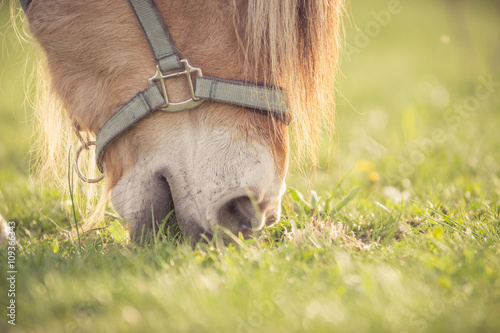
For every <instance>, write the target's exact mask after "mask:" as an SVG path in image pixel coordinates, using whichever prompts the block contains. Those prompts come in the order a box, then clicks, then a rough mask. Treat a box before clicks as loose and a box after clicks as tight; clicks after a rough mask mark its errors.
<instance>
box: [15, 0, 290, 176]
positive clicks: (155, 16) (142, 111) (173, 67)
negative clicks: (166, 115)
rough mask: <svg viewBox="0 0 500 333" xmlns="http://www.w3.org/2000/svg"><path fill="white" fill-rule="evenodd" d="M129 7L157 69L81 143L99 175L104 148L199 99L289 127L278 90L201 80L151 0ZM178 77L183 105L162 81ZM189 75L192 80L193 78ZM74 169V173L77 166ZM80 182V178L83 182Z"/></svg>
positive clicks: (132, 0) (24, 2)
mask: <svg viewBox="0 0 500 333" xmlns="http://www.w3.org/2000/svg"><path fill="white" fill-rule="evenodd" d="M30 2H31V0H20V3H21V6H22V8H23V10H24V11H25V12H26V11H27V9H28V6H29V4H30ZM129 2H130V4H131V6H132V8H133V10H134V13H135V15H136V16H137V19H138V20H139V22H140V24H141V26H142V29H143V31H144V34H145V35H146V37H147V40H148V42H149V45H150V47H151V50H152V51H153V54H154V57H155V60H156V62H157V70H156V73H155V75H154V76H153V77H151V78H150V79H149V83H150V85H149V87H148V88H146V89H145V90H143V91H141V92H139V93H137V94H136V95H135V96H134V97H133V98H132V99H131V100H129V101H128V102H127V103H125V104H124V105H123V106H122V107H121V108H120V109H119V110H118V111H117V112H116V113H115V114H114V115H113V116H111V118H109V119H108V121H107V122H106V123H105V124H104V126H103V127H102V128H101V130H100V131H99V133H98V134H97V139H96V142H95V143H94V142H85V141H83V140H81V141H82V146H84V147H85V148H87V149H88V146H89V145H92V144H95V145H96V161H97V166H98V168H99V170H100V171H101V172H103V171H104V168H103V165H102V158H103V156H104V152H105V150H106V148H107V147H108V146H109V144H110V143H111V142H113V140H115V139H116V138H117V137H119V136H120V135H121V134H122V133H124V132H125V131H127V130H128V129H129V128H130V127H132V126H134V125H135V124H136V123H137V122H139V121H140V120H142V119H143V118H144V117H146V116H147V115H149V114H150V113H152V112H154V111H156V110H161V111H165V112H179V111H183V110H187V109H191V108H195V107H197V106H198V105H199V104H201V103H202V102H203V101H204V100H208V101H214V102H222V103H229V104H233V105H237V106H241V107H245V108H249V109H251V110H253V111H256V112H259V113H263V114H266V115H269V116H271V117H274V118H275V119H277V120H279V121H282V122H284V123H286V124H287V125H288V124H290V122H291V116H290V114H288V113H287V108H286V97H285V95H284V93H283V91H282V89H281V88H279V87H274V86H268V85H264V84H261V83H257V82H248V81H239V80H230V79H221V78H218V77H208V76H203V73H202V71H201V69H200V68H196V67H193V66H191V65H190V64H189V62H188V61H187V60H186V59H182V60H181V59H180V58H179V55H178V53H177V51H176V48H175V45H174V43H173V41H172V38H171V36H170V33H169V32H168V29H167V27H166V25H165V23H164V22H163V20H162V18H161V16H160V14H159V12H158V10H157V8H156V6H155V5H154V3H153V1H152V0H129ZM181 76H184V77H185V78H186V80H187V82H188V86H189V88H190V98H189V99H188V100H186V101H184V102H178V103H173V102H170V101H169V99H168V94H167V90H166V80H168V79H170V78H173V77H181ZM193 76H195V78H194V79H193ZM158 85H159V86H160V87H159V86H158ZM77 135H78V133H77ZM79 151H81V149H80V150H79ZM78 156H79V154H77V156H76V162H78ZM76 164H78V163H76ZM76 169H77V171H78V170H79V169H78V165H77V166H76ZM78 175H79V176H80V175H81V173H80V172H78ZM80 178H82V176H80ZM84 178H85V177H83V178H82V179H83V180H85V181H89V179H87V178H85V179H84ZM100 179H102V178H99V180H100ZM92 181H93V180H90V182H92ZM96 181H98V180H96Z"/></svg>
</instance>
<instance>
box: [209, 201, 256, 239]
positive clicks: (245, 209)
mask: <svg viewBox="0 0 500 333" xmlns="http://www.w3.org/2000/svg"><path fill="white" fill-rule="evenodd" d="M218 217H219V221H218V222H219V224H220V225H221V226H223V227H225V228H227V229H229V230H230V231H231V232H233V233H234V234H237V233H238V232H241V233H242V234H243V235H244V236H247V235H249V234H250V233H251V232H252V231H253V230H258V229H260V228H262V225H263V222H264V218H263V214H262V213H261V212H260V209H258V211H256V209H255V207H254V204H253V203H252V200H251V199H250V198H249V197H248V196H242V197H238V198H235V199H231V200H230V201H228V202H227V203H226V204H224V205H223V206H222V207H221V208H220V210H219V213H218Z"/></svg>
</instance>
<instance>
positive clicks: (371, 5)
mask: <svg viewBox="0 0 500 333" xmlns="http://www.w3.org/2000/svg"><path fill="white" fill-rule="evenodd" d="M9 7H10V6H9V3H8V1H5V0H3V1H2V2H1V4H0V22H1V24H0V41H1V54H0V59H1V60H0V96H1V98H0V212H1V214H2V215H4V217H5V218H6V219H8V220H14V219H15V220H18V221H26V223H27V224H31V225H30V227H31V228H34V227H36V225H40V224H43V225H45V228H49V229H50V224H51V223H50V222H49V220H50V219H51V218H54V219H56V218H57V215H58V214H61V218H63V216H65V214H64V213H62V211H63V210H64V209H63V208H61V206H60V204H59V203H60V202H61V200H60V199H61V197H63V196H64V195H63V194H61V193H60V189H58V188H57V187H55V186H54V187H52V188H51V187H50V186H49V187H48V188H44V189H41V188H39V186H37V185H36V183H35V182H33V181H30V179H29V176H28V175H29V169H30V153H29V151H30V146H31V145H32V143H33V138H32V137H33V134H34V133H33V129H32V121H31V118H32V109H31V105H30V103H29V101H30V100H31V98H32V96H33V94H34V92H35V88H34V84H33V78H32V77H31V76H30V74H31V73H32V70H33V68H34V66H35V60H34V58H35V54H36V49H35V48H34V46H33V44H32V41H31V40H30V38H29V37H25V33H24V32H22V29H23V25H22V24H21V21H22V15H20V13H19V11H15V13H14V14H15V15H18V17H17V18H15V19H14V21H15V22H16V25H13V24H12V17H13V13H12V12H11V11H10V8H9ZM346 11H347V16H346V17H345V19H344V28H345V47H344V50H343V52H342V60H341V67H340V72H339V73H338V74H337V75H338V86H337V88H336V95H337V97H336V108H337V124H336V128H337V130H336V133H335V134H334V136H333V138H331V139H329V138H327V136H325V138H324V139H323V141H322V149H321V152H320V157H319V161H320V167H319V168H318V169H316V170H315V171H312V172H311V174H310V175H309V176H307V177H304V175H303V174H300V173H299V172H298V171H297V170H298V169H297V167H293V166H292V168H291V170H290V176H289V179H288V184H289V185H291V186H293V187H296V188H298V189H300V190H301V191H305V192H307V191H309V189H314V190H315V191H316V192H318V193H319V195H324V196H328V193H329V192H330V191H331V190H332V189H333V188H334V187H335V186H336V184H337V183H338V181H339V179H341V178H342V177H344V176H345V178H346V180H345V184H346V185H345V187H346V188H347V189H349V188H351V187H353V186H356V185H361V186H362V188H363V189H364V191H366V192H367V193H368V196H372V195H373V196H375V197H379V196H380V197H385V198H387V199H390V200H393V201H398V199H399V200H400V199H401V198H403V197H404V198H412V197H413V198H417V197H418V198H419V199H422V200H424V199H425V196H427V195H429V196H433V195H434V196H438V197H439V198H441V200H443V201H446V200H451V198H462V197H463V198H474V197H484V196H498V195H499V188H500V181H499V178H498V177H499V170H500V167H499V163H500V162H499V157H500V153H499V151H500V134H499V125H500V121H499V120H500V115H499V112H498V111H499V107H500V65H499V59H500V1H498V0H481V1H478V0H476V1H465V0H433V1H431V0H413V1H412V0H401V1H398V0H389V1H385V0H373V1H362V2H361V1H352V2H351V3H350V4H349V6H348V7H347V9H346ZM16 29H21V33H16ZM19 36H21V37H19ZM20 200H22V202H23V205H20V204H19V203H20ZM26 226H27V227H28V225H26Z"/></svg>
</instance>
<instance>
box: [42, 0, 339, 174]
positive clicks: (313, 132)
mask: <svg viewBox="0 0 500 333" xmlns="http://www.w3.org/2000/svg"><path fill="white" fill-rule="evenodd" d="M233 2H234V5H235V6H236V3H237V2H238V0H233ZM239 6H242V4H239ZM244 6H245V7H246V8H244V9H242V10H241V13H242V15H240V17H237V18H236V19H235V20H234V22H235V25H236V26H235V29H236V31H238V35H239V38H240V42H241V46H242V47H243V48H244V51H245V54H246V71H247V72H248V73H252V72H254V73H257V72H260V73H264V77H265V78H266V83H268V84H274V85H281V86H283V87H284V88H285V90H286V92H287V95H288V101H289V106H290V111H291V112H292V113H293V117H294V122H293V124H292V125H291V134H292V138H294V142H295V146H296V147H297V152H296V154H295V158H296V159H299V158H300V157H301V156H309V157H312V158H313V159H315V156H316V152H317V147H318V134H319V132H320V128H321V125H322V124H321V123H320V119H325V120H326V121H325V123H326V124H327V127H330V128H331V129H333V115H334V106H333V102H334V94H333V92H334V78H335V76H336V68H337V59H338V50H339V43H340V42H339V41H340V38H339V27H340V23H341V16H342V12H343V11H344V8H343V0H308V1H304V0H273V1H269V0H248V3H247V4H246V3H245V5H244ZM46 68H47V66H45V64H44V60H43V59H42V60H41V61H40V65H39V66H38V70H39V73H38V75H37V77H38V84H37V87H38V91H37V100H36V109H35V112H34V114H35V120H36V123H37V127H36V128H37V138H38V141H37V144H36V147H37V148H36V149H37V154H36V156H37V158H36V161H37V162H36V165H35V168H34V170H35V172H36V173H37V174H38V175H39V176H41V177H42V178H50V179H58V180H61V181H62V182H65V181H66V179H65V177H61V176H62V175H66V172H67V168H68V162H67V154H68V149H69V148H70V147H71V146H75V145H76V141H75V138H74V134H73V130H72V127H71V123H70V121H69V120H68V118H67V116H66V112H65V111H64V109H63V107H62V105H61V103H60V102H59V101H58V99H57V98H56V96H55V95H54V94H53V93H52V92H51V89H50V83H49V80H48V77H49V76H48V73H47V70H46ZM250 76H251V74H250ZM323 117H325V118H323ZM89 160H90V161H91V163H89V165H90V166H89V168H90V169H93V168H94V166H93V164H94V163H93V160H92V158H91V157H90V158H89ZM88 172H90V173H92V172H93V170H88Z"/></svg>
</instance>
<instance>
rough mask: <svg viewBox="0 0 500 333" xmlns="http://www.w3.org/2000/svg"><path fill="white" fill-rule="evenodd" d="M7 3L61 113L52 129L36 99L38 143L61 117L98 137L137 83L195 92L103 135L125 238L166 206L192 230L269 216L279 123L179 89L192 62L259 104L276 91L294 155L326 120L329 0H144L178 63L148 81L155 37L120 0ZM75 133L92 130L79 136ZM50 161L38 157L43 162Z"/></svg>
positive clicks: (337, 0)
mask: <svg viewBox="0 0 500 333" xmlns="http://www.w3.org/2000/svg"><path fill="white" fill-rule="evenodd" d="M136 2H139V3H140V1H136ZM21 3H22V5H23V8H24V9H25V14H26V17H27V22H28V26H29V30H30V32H31V34H32V36H33V37H34V39H35V40H36V41H37V43H38V44H39V46H40V47H41V50H42V53H43V56H44V58H45V66H46V70H47V72H48V73H49V77H50V81H49V82H50V83H49V89H50V93H51V98H53V99H54V100H57V101H58V103H59V104H61V105H62V107H63V108H64V110H65V112H64V117H66V119H67V121H65V122H64V124H65V125H64V126H66V127H65V128H64V129H63V130H61V129H58V128H57V127H56V126H54V125H53V124H54V122H53V121H48V119H53V118H54V115H55V114H57V115H58V116H57V117H59V113H56V111H54V108H50V107H49V108H45V109H44V110H36V112H37V113H38V115H37V118H39V119H41V120H40V124H41V125H39V126H40V133H42V134H41V135H42V136H45V137H46V138H47V139H46V140H47V141H46V143H45V146H47V147H50V148H49V151H54V150H57V148H56V146H57V145H58V142H59V141H61V140H60V135H63V132H64V133H69V132H71V130H70V128H69V126H71V127H73V128H75V129H76V132H77V134H78V136H80V137H81V135H82V134H83V135H88V136H89V137H91V138H95V137H96V136H97V140H98V141H99V135H100V134H99V133H100V132H103V131H104V129H103V128H107V127H109V126H108V125H107V124H109V121H110V119H112V118H113V117H115V116H116V114H117V113H118V112H117V110H121V109H123V108H124V107H126V106H127V103H128V102H129V101H130V100H131V98H133V97H134V96H136V95H137V94H140V93H141V92H144V91H146V90H147V89H149V88H148V87H152V88H154V89H155V90H156V88H155V87H160V85H162V88H163V89H164V90H163V93H164V94H167V90H168V100H170V101H172V102H171V104H181V103H180V102H179V101H185V100H186V99H187V100H193V101H194V100H196V101H197V102H199V103H196V105H195V104H193V103H191V104H193V105H191V104H190V106H189V109H184V110H182V112H162V110H161V108H159V107H152V108H150V109H152V110H150V111H151V112H149V111H148V114H147V115H146V116H144V117H143V118H141V119H140V121H136V122H133V123H131V124H130V126H128V127H127V128H125V129H124V130H123V131H121V132H120V133H119V134H117V135H116V138H113V139H112V140H111V141H110V142H106V148H105V149H103V152H102V154H101V155H100V156H99V157H98V164H99V166H100V169H101V170H102V172H103V175H104V176H105V181H106V186H105V191H104V192H105V194H104V195H105V196H106V197H107V198H110V200H111V203H112V205H113V207H114V209H115V210H116V211H117V212H118V214H119V215H120V216H121V217H123V218H124V219H125V220H126V221H127V223H128V225H129V230H130V236H131V239H133V240H138V239H139V238H140V237H141V236H142V235H144V233H148V232H151V231H153V230H158V228H159V227H160V225H159V223H160V222H159V221H161V220H162V219H164V218H165V216H167V214H168V213H169V212H170V211H171V210H172V209H174V211H175V216H176V219H177V222H178V225H179V228H180V230H181V232H182V233H183V235H184V236H185V237H186V238H189V239H192V240H193V241H198V240H200V239H201V238H202V237H203V238H206V237H209V238H210V237H212V236H213V234H214V232H215V231H216V229H217V228H220V227H223V228H225V229H227V230H229V231H230V232H231V233H234V234H236V235H237V234H239V233H241V234H242V235H243V237H250V236H251V235H253V233H254V232H255V231H256V230H260V229H262V228H263V227H265V226H272V225H273V224H275V223H276V222H277V221H279V219H280V214H281V197H282V195H283V194H284V191H285V188H286V185H285V178H286V174H287V170H288V164H289V150H290V143H289V141H290V138H289V133H288V131H289V127H288V121H283V119H280V117H275V116H272V112H273V111H272V110H270V109H266V108H265V107H264V108H262V109H261V110H257V108H256V107H255V106H253V105H245V104H244V103H240V104H239V105H238V104H234V103H233V104H229V103H226V102H225V101H220V100H218V99H217V98H214V99H212V100H207V101H202V100H200V101H198V99H199V98H196V97H195V96H194V95H193V96H192V98H191V97H190V96H191V95H192V94H193V93H192V91H191V94H190V92H189V88H190V87H189V85H191V90H193V86H196V89H197V90H198V85H201V83H200V82H201V79H192V78H191V76H192V75H191V74H192V69H193V68H195V69H196V70H198V69H199V73H201V71H203V76H204V77H205V76H207V77H215V78H220V81H221V82H222V81H224V82H226V80H227V81H228V82H243V83H242V84H243V85H245V87H246V88H245V89H254V88H255V87H257V88H258V87H263V89H267V90H264V91H265V92H264V93H262V94H263V95H262V96H260V95H259V94H261V92H260V91H258V90H257V93H256V96H257V97H256V99H262V98H263V99H264V101H263V102H264V103H268V104H269V100H266V98H267V97H266V96H268V95H266V94H267V93H268V91H271V93H273V94H278V93H283V96H285V97H284V99H283V101H280V103H282V104H285V111H284V112H285V113H286V115H287V116H290V119H293V121H292V123H291V125H290V131H291V133H292V134H291V135H292V136H293V137H294V138H295V141H296V142H297V147H298V149H297V150H298V152H297V154H298V156H301V154H302V153H303V152H306V153H305V154H306V155H307V154H308V153H310V152H314V151H315V149H316V147H317V141H318V139H317V137H318V132H319V130H320V127H321V123H320V120H321V119H327V122H328V123H330V124H331V123H333V122H332V120H331V119H332V118H328V117H331V116H332V115H333V113H334V111H333V107H332V101H333V96H332V95H333V94H332V92H333V86H334V82H335V77H336V69H337V67H338V66H337V65H338V50H339V45H340V32H339V31H340V23H341V17H342V12H343V8H344V4H343V2H342V0H308V1H304V0H216V1H215V0H214V1H206V0H203V1H202V0H155V1H154V2H153V0H144V1H143V3H147V4H148V5H150V6H153V11H152V13H154V15H153V16H155V15H156V16H157V17H158V19H159V20H160V21H161V24H160V23H159V24H156V25H155V26H157V27H159V26H162V27H163V28H164V30H165V33H166V34H167V33H168V36H167V39H168V40H169V41H170V45H171V47H172V49H173V50H174V53H175V54H176V55H177V56H178V58H182V59H187V60H188V61H189V64H192V65H189V68H188V67H186V69H185V71H184V72H182V73H181V74H182V75H180V74H179V75H178V74H175V73H174V74H173V75H172V76H174V77H173V78H171V79H168V80H165V81H161V82H160V80H158V81H155V80H153V82H151V81H148V78H150V77H152V76H153V75H154V73H155V72H158V66H159V65H158V63H157V62H156V61H155V57H156V53H155V50H154V45H152V44H154V38H156V37H153V41H151V36H149V35H148V31H147V29H146V28H144V24H146V25H147V24H149V23H148V21H146V22H142V21H141V20H140V19H138V14H137V9H136V8H134V7H133V5H131V3H132V1H130V2H129V1H127V0H87V1H74V0H32V1H22V0H21ZM139 5H142V4H139ZM159 38H165V36H163V37H161V36H160V37H159ZM156 60H158V59H156ZM186 66H187V65H186ZM167 74H169V73H164V72H162V71H160V72H159V75H160V76H161V75H164V76H165V77H167ZM181 76H182V77H181ZM185 76H187V77H188V80H187V81H186V79H185ZM169 77H170V76H169ZM162 80H163V79H162ZM191 81H192V82H191ZM186 82H187V83H186ZM158 90H159V91H160V92H161V91H162V90H161V89H160V88H158ZM229 91H232V90H229ZM166 98H167V97H166V96H165V95H163V99H162V101H164V99H166ZM231 98H232V97H231V96H229V97H228V99H231ZM254 99H255V98H254ZM193 101H191V102H193ZM177 102H179V103H177ZM261 102H262V101H261ZM164 107H165V110H166V109H168V108H167V107H166V106H165V105H164ZM167 111H168V110H167ZM176 111H177V110H176ZM57 112H59V111H57ZM324 116H327V118H324ZM55 131H57V132H58V133H54V132H55ZM59 132H60V133H59ZM44 133H45V134H44ZM88 144H93V141H92V142H87V141H86V140H82V145H83V146H85V148H88V147H87V145H88ZM312 155H314V153H313V154H312ZM56 160H57V159H54V158H53V156H52V157H50V156H49V157H48V158H47V159H46V163H47V165H50V164H51V163H54V164H55V163H57V161H56Z"/></svg>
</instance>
